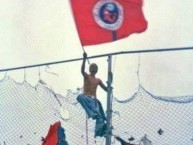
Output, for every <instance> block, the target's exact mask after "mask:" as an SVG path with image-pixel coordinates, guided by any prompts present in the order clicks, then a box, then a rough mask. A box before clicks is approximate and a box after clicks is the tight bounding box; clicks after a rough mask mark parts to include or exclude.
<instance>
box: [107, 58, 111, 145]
mask: <svg viewBox="0 0 193 145" xmlns="http://www.w3.org/2000/svg"><path fill="white" fill-rule="evenodd" d="M111 72H112V56H111V55H109V56H108V81H107V111H106V112H107V132H106V145H111V136H112V87H111V84H112V73H111Z"/></svg>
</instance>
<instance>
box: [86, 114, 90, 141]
mask: <svg viewBox="0 0 193 145" xmlns="http://www.w3.org/2000/svg"><path fill="white" fill-rule="evenodd" d="M86 144H87V145H89V142H88V117H87V115H86Z"/></svg>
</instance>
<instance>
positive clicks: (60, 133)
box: [57, 127, 68, 145]
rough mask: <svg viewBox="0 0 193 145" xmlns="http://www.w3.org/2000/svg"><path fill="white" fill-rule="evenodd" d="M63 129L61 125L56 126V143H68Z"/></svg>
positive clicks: (66, 144) (61, 144)
mask: <svg viewBox="0 0 193 145" xmlns="http://www.w3.org/2000/svg"><path fill="white" fill-rule="evenodd" d="M64 131H65V130H64V129H63V128H62V127H59V128H58V140H59V141H58V144H57V145H68V143H67V141H66V135H65V133H64Z"/></svg>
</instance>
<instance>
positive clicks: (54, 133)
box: [42, 122, 61, 145]
mask: <svg viewBox="0 0 193 145" xmlns="http://www.w3.org/2000/svg"><path fill="white" fill-rule="evenodd" d="M60 126H61V123H60V122H56V123H54V124H53V125H50V128H49V131H48V134H47V136H46V138H42V141H43V143H42V145H57V143H58V128H59V127H60Z"/></svg>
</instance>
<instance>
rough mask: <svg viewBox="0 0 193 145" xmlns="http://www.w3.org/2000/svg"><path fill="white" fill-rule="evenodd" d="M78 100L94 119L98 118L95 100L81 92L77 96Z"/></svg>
mask: <svg viewBox="0 0 193 145" xmlns="http://www.w3.org/2000/svg"><path fill="white" fill-rule="evenodd" d="M77 101H78V102H79V103H80V104H81V106H82V107H83V108H84V110H85V111H86V114H87V115H88V117H89V118H90V117H92V118H93V119H96V118H97V112H96V111H95V110H96V109H95V108H94V103H95V101H94V100H93V99H91V98H89V97H87V96H85V95H84V94H79V95H78V96H77Z"/></svg>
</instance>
